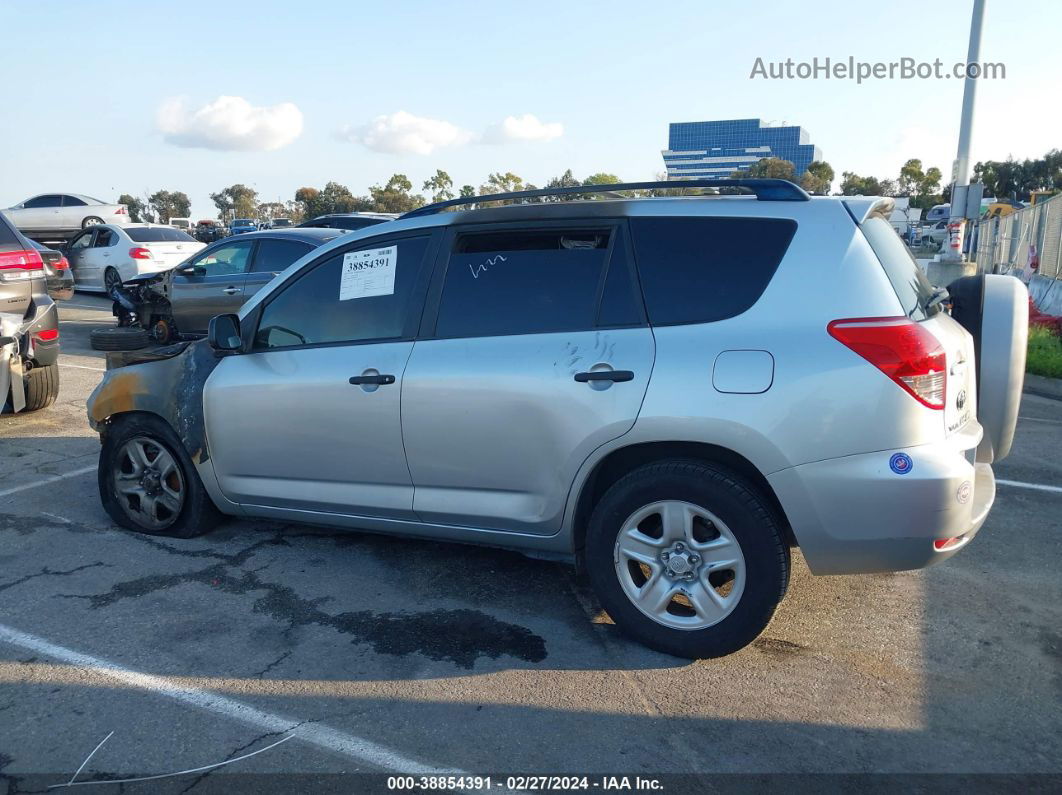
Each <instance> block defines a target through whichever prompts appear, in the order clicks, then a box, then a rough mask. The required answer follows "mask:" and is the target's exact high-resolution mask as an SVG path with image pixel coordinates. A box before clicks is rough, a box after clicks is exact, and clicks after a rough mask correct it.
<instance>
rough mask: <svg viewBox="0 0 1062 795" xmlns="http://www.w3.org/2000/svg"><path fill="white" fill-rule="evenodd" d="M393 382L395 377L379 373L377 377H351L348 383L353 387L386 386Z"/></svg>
mask: <svg viewBox="0 0 1062 795" xmlns="http://www.w3.org/2000/svg"><path fill="white" fill-rule="evenodd" d="M394 382H395V377H394V376H393V375H390V374H388V373H379V374H377V375H352V376H351V377H350V383H352V384H353V385H354V386H365V385H366V384H377V385H379V386H386V385H387V384H393V383H394Z"/></svg>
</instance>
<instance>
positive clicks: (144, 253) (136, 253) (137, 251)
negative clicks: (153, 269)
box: [129, 246, 151, 259]
mask: <svg viewBox="0 0 1062 795" xmlns="http://www.w3.org/2000/svg"><path fill="white" fill-rule="evenodd" d="M129 256H130V257H132V258H133V259H151V252H150V251H148V250H147V249H146V248H144V247H143V246H134V247H133V248H131V249H129Z"/></svg>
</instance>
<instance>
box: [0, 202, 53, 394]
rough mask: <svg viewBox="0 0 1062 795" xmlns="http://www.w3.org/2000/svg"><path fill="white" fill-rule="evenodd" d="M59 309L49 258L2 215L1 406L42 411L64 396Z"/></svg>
mask: <svg viewBox="0 0 1062 795" xmlns="http://www.w3.org/2000/svg"><path fill="white" fill-rule="evenodd" d="M58 360H59V313H58V312H57V311H56V307H55V302H54V301H53V300H52V299H51V297H50V296H49V295H48V283H47V276H46V273H45V268H44V262H43V260H42V258H41V255H40V253H39V252H38V251H37V249H36V248H35V247H34V246H33V244H32V243H31V242H30V241H29V239H28V238H26V237H25V236H24V235H23V234H22V233H20V232H19V231H18V230H17V229H16V228H15V226H14V225H13V224H12V223H11V222H10V221H8V220H7V219H6V218H5V217H4V216H3V215H2V214H0V409H2V410H3V411H4V412H5V413H6V412H16V413H17V412H20V411H37V410H39V409H43V408H45V407H46V406H49V405H51V404H52V403H54V402H55V398H56V397H57V396H58V394H59V366H58V364H57V362H58Z"/></svg>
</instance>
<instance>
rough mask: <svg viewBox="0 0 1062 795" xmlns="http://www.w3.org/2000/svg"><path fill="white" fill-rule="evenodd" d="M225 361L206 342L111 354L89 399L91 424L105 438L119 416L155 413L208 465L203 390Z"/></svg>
mask: <svg viewBox="0 0 1062 795" xmlns="http://www.w3.org/2000/svg"><path fill="white" fill-rule="evenodd" d="M221 358H222V357H219V356H218V355H217V353H215V351H214V350H213V349H212V348H211V347H210V346H209V345H208V344H207V343H206V342H195V343H187V342H182V343H178V344H176V345H171V346H169V347H167V348H158V349H156V350H153V351H150V352H147V353H145V352H141V351H131V352H128V353H120V354H112V355H111V356H108V360H107V367H108V370H107V373H106V375H105V376H104V377H103V381H102V382H101V383H100V385H99V386H98V387H96V391H95V392H93V393H92V396H91V397H90V398H89V401H88V416H89V423H90V424H91V425H92V427H93V429H94V430H96V431H98V432H99V433H100V434H101V435H102V434H104V433H106V429H107V425H108V424H109V423H110V422H112V421H113V420H114V419H116V418H117V417H118V416H120V415H121V414H125V413H127V412H134V411H136V412H146V413H148V414H154V415H156V416H158V417H161V418H162V419H163V420H165V421H166V422H167V423H169V425H170V427H171V428H173V430H174V432H175V433H176V434H177V437H178V438H179V439H180V440H181V442H182V443H183V444H184V447H185V450H186V451H187V452H188V456H189V458H191V459H192V461H193V462H194V463H196V464H200V463H203V462H205V461H208V460H209V459H210V454H209V451H208V450H207V443H206V425H205V422H204V419H203V385H204V384H205V383H206V380H207V378H208V377H209V376H210V374H211V373H212V372H214V368H215V367H217V366H218V362H220V361H221Z"/></svg>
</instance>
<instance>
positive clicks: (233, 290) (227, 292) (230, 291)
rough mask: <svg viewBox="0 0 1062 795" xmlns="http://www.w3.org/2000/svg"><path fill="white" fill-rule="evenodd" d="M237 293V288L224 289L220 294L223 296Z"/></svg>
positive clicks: (238, 289)
mask: <svg viewBox="0 0 1062 795" xmlns="http://www.w3.org/2000/svg"><path fill="white" fill-rule="evenodd" d="M239 291H240V288H239V287H226V288H225V289H224V290H222V291H221V292H223V293H225V295H236V293H238V292H239Z"/></svg>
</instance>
